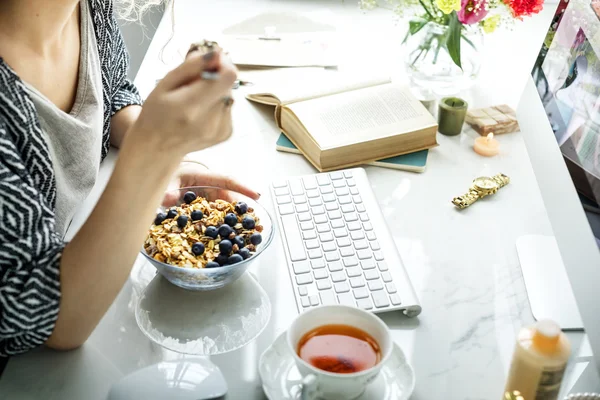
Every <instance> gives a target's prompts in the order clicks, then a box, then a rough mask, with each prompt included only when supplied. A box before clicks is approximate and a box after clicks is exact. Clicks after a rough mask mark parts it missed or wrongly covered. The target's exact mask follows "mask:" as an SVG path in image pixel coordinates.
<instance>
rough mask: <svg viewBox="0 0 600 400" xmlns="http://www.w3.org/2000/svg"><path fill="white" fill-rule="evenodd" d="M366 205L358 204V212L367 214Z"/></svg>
mask: <svg viewBox="0 0 600 400" xmlns="http://www.w3.org/2000/svg"><path fill="white" fill-rule="evenodd" d="M365 210H366V209H365V205H364V204H357V205H356V211H358V212H359V213H360V212H365Z"/></svg>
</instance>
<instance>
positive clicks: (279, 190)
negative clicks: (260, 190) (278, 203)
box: [274, 186, 289, 196]
mask: <svg viewBox="0 0 600 400" xmlns="http://www.w3.org/2000/svg"><path fill="white" fill-rule="evenodd" d="M274 192H275V196H285V195H286V194H288V193H289V191H288V188H287V186H286V187H282V188H277V189H275V190H274Z"/></svg>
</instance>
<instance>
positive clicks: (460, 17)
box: [359, 0, 543, 90]
mask: <svg viewBox="0 0 600 400" xmlns="http://www.w3.org/2000/svg"><path fill="white" fill-rule="evenodd" d="M379 1H380V2H381V1H382V0H379ZM385 1H386V2H387V3H388V4H389V5H391V6H392V7H393V10H394V12H395V13H396V14H397V15H398V16H399V17H408V18H409V22H408V32H407V35H406V37H405V38H404V41H403V46H404V48H405V53H406V58H405V60H404V63H405V65H406V68H407V72H408V73H409V75H410V76H411V79H412V80H413V83H416V84H417V85H418V86H425V87H430V88H432V89H434V90H435V89H439V88H440V87H452V88H453V89H456V88H457V86H458V87H460V88H464V87H466V86H469V85H470V84H471V83H472V82H474V80H475V78H476V77H477V75H478V74H479V69H480V65H481V63H480V59H479V49H480V47H481V45H482V43H483V34H487V33H492V32H494V31H495V30H496V28H497V27H499V26H501V25H508V24H512V23H514V21H515V20H522V19H523V17H526V16H531V15H533V14H536V13H538V12H540V11H541V9H542V4H543V0H385ZM359 3H360V6H361V8H363V9H370V8H374V7H376V6H377V0H359Z"/></svg>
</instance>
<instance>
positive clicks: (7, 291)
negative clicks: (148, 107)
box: [0, 0, 141, 356]
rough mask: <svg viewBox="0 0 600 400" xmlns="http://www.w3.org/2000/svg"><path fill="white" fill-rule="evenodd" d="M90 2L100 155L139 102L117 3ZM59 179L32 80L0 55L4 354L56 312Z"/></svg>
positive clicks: (26, 345)
mask: <svg viewBox="0 0 600 400" xmlns="http://www.w3.org/2000/svg"><path fill="white" fill-rule="evenodd" d="M82 1H87V3H88V6H89V10H90V14H91V18H92V21H93V28H94V33H95V36H96V42H97V46H98V55H99V57H100V65H101V75H102V101H103V111H104V114H103V120H102V122H103V132H102V155H101V158H102V159H104V157H106V154H107V153H108V150H109V146H110V141H109V136H110V118H111V116H112V115H114V114H115V113H116V112H117V111H119V110H120V109H121V108H123V107H126V106H128V105H132V104H141V98H140V96H139V94H138V92H137V90H136V88H135V87H134V86H133V84H132V83H131V82H130V81H128V80H127V77H126V75H127V68H128V64H129V57H128V54H127V50H126V48H125V44H124V42H123V38H122V36H121V33H120V31H119V27H118V25H117V21H116V19H115V18H114V15H113V1H112V0H110V1H109V0H82ZM55 205H56V179H55V173H54V169H53V167H52V159H51V154H50V151H49V147H48V143H47V142H46V139H45V138H44V135H43V133H42V130H41V128H40V121H39V118H38V115H37V112H36V108H35V105H34V103H33V102H32V100H31V98H30V96H29V94H28V92H27V89H26V85H25V83H24V82H23V81H21V79H20V78H19V77H18V76H17V74H16V73H15V72H14V71H13V70H12V69H11V68H10V67H9V66H8V65H7V64H6V63H5V62H4V60H3V59H2V58H0V356H8V355H12V354H18V353H22V352H25V351H27V350H29V349H32V348H34V347H36V346H39V345H41V344H42V343H44V342H45V341H46V340H47V339H48V337H49V336H50V334H51V333H52V330H53V329H54V324H55V322H56V319H57V317H58V307H59V301H60V280H59V276H60V275H59V274H60V271H59V264H60V257H61V254H62V251H63V249H64V246H65V243H63V240H62V233H60V232H57V230H56V220H55V213H54V210H55Z"/></svg>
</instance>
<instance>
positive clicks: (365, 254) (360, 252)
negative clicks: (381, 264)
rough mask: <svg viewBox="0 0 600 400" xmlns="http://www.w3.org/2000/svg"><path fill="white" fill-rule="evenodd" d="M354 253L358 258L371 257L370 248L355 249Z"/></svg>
mask: <svg viewBox="0 0 600 400" xmlns="http://www.w3.org/2000/svg"><path fill="white" fill-rule="evenodd" d="M356 255H357V256H358V259H359V260H366V259H369V258H371V250H357V251H356Z"/></svg>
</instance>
